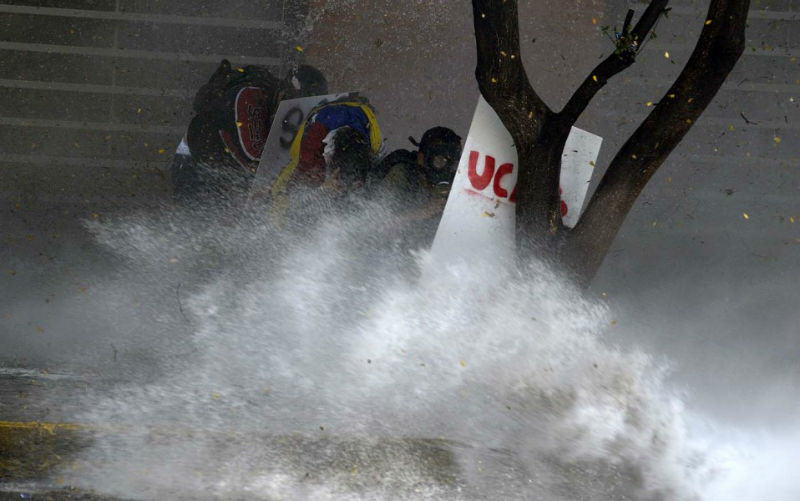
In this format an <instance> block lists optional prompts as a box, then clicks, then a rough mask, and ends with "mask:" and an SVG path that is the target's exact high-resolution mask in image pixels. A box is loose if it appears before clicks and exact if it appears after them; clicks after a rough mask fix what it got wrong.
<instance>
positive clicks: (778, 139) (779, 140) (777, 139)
mask: <svg viewBox="0 0 800 501" xmlns="http://www.w3.org/2000/svg"><path fill="white" fill-rule="evenodd" d="M774 141H775V144H778V143H780V142H781V138H779V137H778V136H775V138H774Z"/></svg>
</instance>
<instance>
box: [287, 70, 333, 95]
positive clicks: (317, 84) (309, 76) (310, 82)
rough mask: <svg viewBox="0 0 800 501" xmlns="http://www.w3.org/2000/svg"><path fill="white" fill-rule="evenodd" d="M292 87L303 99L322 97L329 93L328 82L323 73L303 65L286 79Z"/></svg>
mask: <svg viewBox="0 0 800 501" xmlns="http://www.w3.org/2000/svg"><path fill="white" fill-rule="evenodd" d="M286 79H287V80H288V82H289V83H290V84H291V86H292V87H293V88H294V89H295V91H297V92H298V94H299V95H300V96H301V97H306V96H321V95H323V94H327V93H328V80H327V79H326V78H325V75H323V74H322V72H321V71H319V70H318V69H316V68H314V67H313V66H309V65H307V64H301V65H300V66H298V67H297V68H296V69H295V70H294V71H292V72H290V73H289V76H287V77H286Z"/></svg>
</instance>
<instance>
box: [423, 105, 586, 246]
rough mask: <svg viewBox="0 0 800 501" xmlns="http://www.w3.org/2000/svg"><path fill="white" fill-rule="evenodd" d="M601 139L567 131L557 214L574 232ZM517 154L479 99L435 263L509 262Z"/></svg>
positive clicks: (438, 235) (508, 136)
mask: <svg viewBox="0 0 800 501" xmlns="http://www.w3.org/2000/svg"><path fill="white" fill-rule="evenodd" d="M601 142H602V138H600V137H598V136H595V135H594V134H590V133H588V132H586V131H583V130H581V129H578V128H575V127H573V128H572V131H571V133H570V136H569V138H568V139H567V143H566V146H565V148H564V154H563V157H562V162H561V192H562V193H561V200H562V205H561V212H562V216H563V221H564V224H565V225H566V226H569V227H572V226H574V225H575V224H576V223H577V221H578V218H579V217H580V210H581V207H582V205H583V201H584V199H585V197H586V191H587V189H588V184H589V181H590V180H591V175H592V168H593V166H594V162H595V160H596V159H597V155H598V154H599V152H600V144H601ZM516 184H517V150H516V147H515V146H514V142H513V139H512V137H511V134H510V133H509V132H508V130H507V129H506V128H505V126H504V125H503V123H502V121H501V120H500V117H498V116H497V113H495V111H494V110H493V109H492V107H491V106H489V104H488V103H487V102H486V101H485V100H484V99H483V97H481V98H480V99H479V100H478V106H477V107H476V108H475V115H474V116H473V118H472V124H471V125H470V130H469V134H468V135H467V140H466V141H465V143H464V151H463V153H462V155H461V160H460V162H459V165H458V172H457V173H456V176H455V178H454V179H453V186H452V189H451V190H450V195H449V196H448V199H447V205H445V208H444V213H443V214H442V219H441V221H440V222H439V229H438V230H437V232H436V237H435V238H434V241H433V246H432V248H431V256H432V257H433V258H434V260H437V261H438V260H452V259H463V260H467V261H472V260H492V261H499V262H510V260H512V259H513V258H514V245H515V239H514V232H515V226H516V220H515V204H516Z"/></svg>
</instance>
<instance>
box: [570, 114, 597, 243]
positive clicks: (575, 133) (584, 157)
mask: <svg viewBox="0 0 800 501" xmlns="http://www.w3.org/2000/svg"><path fill="white" fill-rule="evenodd" d="M602 143H603V138H602V137H600V136H596V135H594V134H592V133H591V132H586V131H585V130H582V129H579V128H577V127H573V128H572V130H571V131H570V134H569V136H568V137H567V142H566V144H565V145H564V153H563V154H562V155H561V179H560V182H561V201H562V202H563V203H562V204H561V221H563V223H564V226H566V227H567V228H574V227H575V225H576V224H578V219H580V217H581V209H582V208H583V202H584V200H586V191H587V190H588V189H589V182H590V181H591V180H592V171H593V170H594V163H595V162H596V161H597V155H598V154H599V153H600V146H601V144H602Z"/></svg>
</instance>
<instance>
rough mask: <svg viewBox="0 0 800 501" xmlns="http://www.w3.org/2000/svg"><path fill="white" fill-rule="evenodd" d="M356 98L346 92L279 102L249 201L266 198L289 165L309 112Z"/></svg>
mask: <svg viewBox="0 0 800 501" xmlns="http://www.w3.org/2000/svg"><path fill="white" fill-rule="evenodd" d="M357 94H358V93H356V92H348V93H342V94H327V95H324V96H310V97H301V98H297V99H289V100H286V101H281V103H280V105H279V106H278V111H276V112H275V118H274V119H273V121H272V127H270V129H269V135H267V142H266V143H265V144H264V151H263V152H262V153H261V160H260V161H259V164H258V170H257V171H256V176H255V178H254V179H253V184H252V187H251V189H250V199H251V200H253V199H263V198H266V197H268V196H269V192H270V189H271V188H272V185H273V184H274V183H275V180H276V179H277V178H278V176H279V175H280V173H281V170H283V168H284V167H286V166H287V165H288V164H289V162H290V161H291V155H290V153H289V150H290V148H291V146H292V142H293V141H294V138H295V136H296V135H297V133H298V131H299V130H300V127H301V126H302V125H303V121H304V120H305V119H306V118H307V117H308V114H309V113H310V112H311V110H313V109H314V108H316V107H317V106H320V105H322V104H325V103H328V102H331V101H335V100H337V99H341V98H344V97H348V96H355V95H357Z"/></svg>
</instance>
